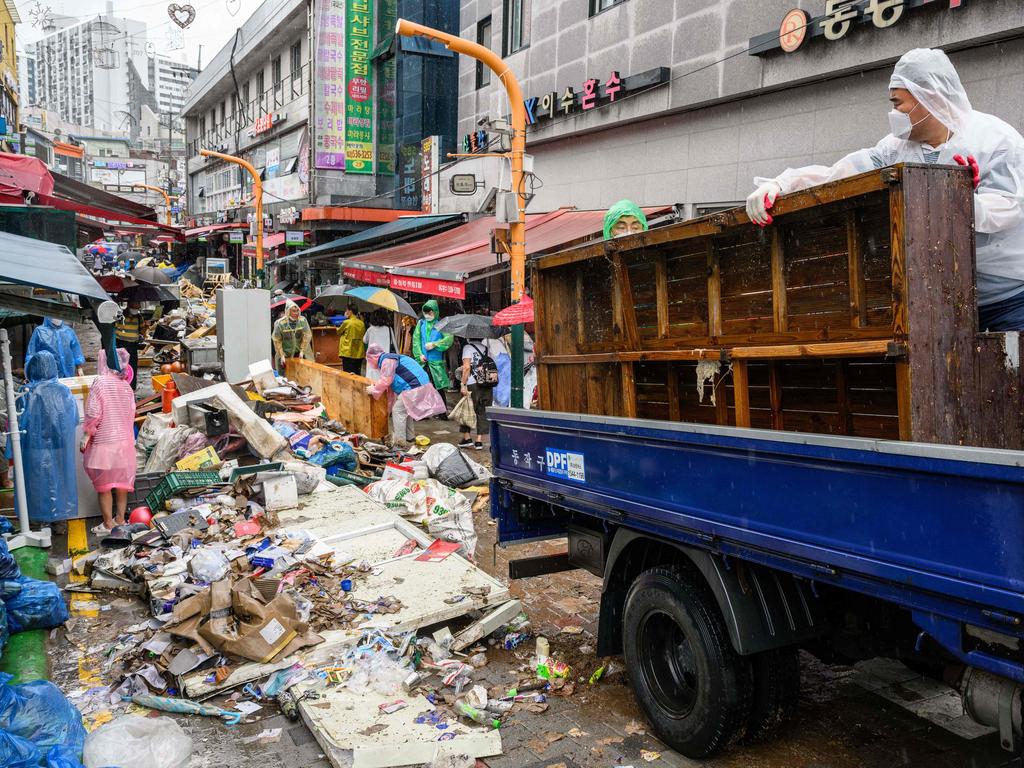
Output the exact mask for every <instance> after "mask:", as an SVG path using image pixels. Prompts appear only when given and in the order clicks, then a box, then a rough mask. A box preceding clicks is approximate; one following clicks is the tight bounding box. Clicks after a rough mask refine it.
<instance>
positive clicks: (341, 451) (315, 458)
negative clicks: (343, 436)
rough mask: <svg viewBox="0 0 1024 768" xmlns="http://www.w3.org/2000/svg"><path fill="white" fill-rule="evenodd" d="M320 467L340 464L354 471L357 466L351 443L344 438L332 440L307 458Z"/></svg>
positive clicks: (357, 460) (347, 469) (348, 470)
mask: <svg viewBox="0 0 1024 768" xmlns="http://www.w3.org/2000/svg"><path fill="white" fill-rule="evenodd" d="M308 461H309V462H311V463H312V464H316V465H317V466H320V467H334V466H340V467H341V469H344V470H346V471H347V472H354V471H355V470H356V469H357V468H358V467H359V459H357V458H356V452H355V449H353V448H352V444H351V443H348V442H346V441H345V440H332V441H331V442H329V443H328V444H327V445H325V446H324V447H323V448H321V449H320V450H319V451H317V452H316V453H314V454H313V455H312V456H310V457H309V459H308Z"/></svg>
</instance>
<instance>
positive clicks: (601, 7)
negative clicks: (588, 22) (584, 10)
mask: <svg viewBox="0 0 1024 768" xmlns="http://www.w3.org/2000/svg"><path fill="white" fill-rule="evenodd" d="M624 2H626V0H590V15H591V16H595V15H596V14H598V13H600V12H601V11H607V10H608V9H609V8H612V7H613V6H616V5H619V4H621V3H624Z"/></svg>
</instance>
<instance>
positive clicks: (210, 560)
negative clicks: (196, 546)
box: [190, 547, 231, 584]
mask: <svg viewBox="0 0 1024 768" xmlns="http://www.w3.org/2000/svg"><path fill="white" fill-rule="evenodd" d="M190 567H191V568H192V575H193V576H195V577H196V578H197V579H199V581H205V582H206V583H207V584H212V583H213V582H215V581H220V580H221V579H223V578H224V577H225V576H227V575H228V571H229V570H230V568H231V563H229V562H228V560H227V558H226V557H224V555H223V553H221V552H219V551H217V550H216V549H211V548H209V547H204V548H203V549H200V550H198V551H197V552H196V554H195V556H194V557H193V558H192V562H191V564H190Z"/></svg>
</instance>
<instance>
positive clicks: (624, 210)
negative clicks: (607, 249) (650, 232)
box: [604, 200, 647, 240]
mask: <svg viewBox="0 0 1024 768" xmlns="http://www.w3.org/2000/svg"><path fill="white" fill-rule="evenodd" d="M623 216H635V217H636V219H637V221H639V222H640V224H641V225H642V226H643V228H644V232H646V231H647V217H646V216H645V215H644V212H643V211H641V210H640V207H639V206H638V205H637V204H636V203H634V202H633V201H632V200H619V202H617V203H616V204H615V205H613V206H612V207H611V208H609V209H608V213H606V214H605V215H604V239H605V240H611V239H612V227H614V226H615V222H617V221H618V220H619V219H621V218H622V217H623Z"/></svg>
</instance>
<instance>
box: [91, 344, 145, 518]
mask: <svg viewBox="0 0 1024 768" xmlns="http://www.w3.org/2000/svg"><path fill="white" fill-rule="evenodd" d="M117 360H118V362H119V364H120V367H121V370H120V371H115V370H112V369H111V368H109V367H108V365H107V354H106V353H105V352H101V353H100V356H99V360H97V366H96V370H97V376H96V380H95V381H94V382H93V384H92V386H91V387H90V388H89V397H88V399H87V400H86V401H85V424H84V427H83V431H84V433H85V434H84V436H83V438H82V451H83V452H84V454H85V455H84V457H83V459H82V466H83V467H84V468H85V472H86V474H88V475H89V479H90V480H92V484H93V487H94V488H95V489H96V492H97V493H98V494H99V497H100V511H101V512H103V522H102V523H100V524H99V525H98V526H96V527H95V528H94V529H93V532H94V533H97V534H100V535H102V534H105V533H106V532H107V531H109V530H110V529H111V528H113V527H114V526H115V525H124V522H125V513H126V512H127V511H128V491H130V490H132V489H133V488H135V430H134V424H135V393H134V392H132V387H131V380H132V377H133V376H134V372H133V371H132V369H131V366H130V365H129V364H128V351H127V350H125V349H118V350H117ZM115 497H116V501H117V512H116V513H115V512H114V500H115Z"/></svg>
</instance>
